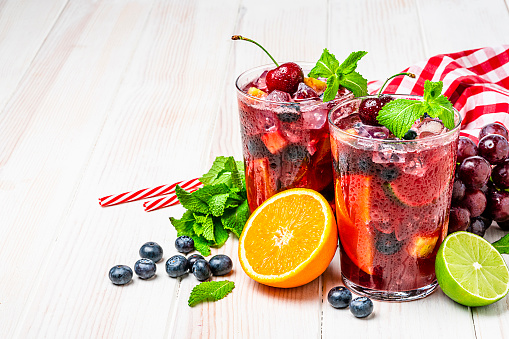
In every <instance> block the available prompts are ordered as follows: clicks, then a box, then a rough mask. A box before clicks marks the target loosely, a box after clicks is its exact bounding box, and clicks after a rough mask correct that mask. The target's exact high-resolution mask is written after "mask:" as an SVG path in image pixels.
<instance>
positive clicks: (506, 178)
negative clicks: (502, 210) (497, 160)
mask: <svg viewBox="0 0 509 339" xmlns="http://www.w3.org/2000/svg"><path fill="white" fill-rule="evenodd" d="M491 180H492V181H493V183H494V184H495V185H496V186H497V187H498V188H504V189H505V188H509V161H505V162H504V163H503V164H499V165H497V166H495V167H493V169H492V170H491Z"/></svg>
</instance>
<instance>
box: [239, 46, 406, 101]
mask: <svg viewBox="0 0 509 339" xmlns="http://www.w3.org/2000/svg"><path fill="white" fill-rule="evenodd" d="M232 39H233V38H232ZM400 75H408V76H409V77H410V78H415V74H414V73H409V72H404V73H398V74H394V75H393V76H391V77H389V78H387V80H385V82H384V84H383V85H382V87H381V88H380V90H379V91H378V97H379V98H380V96H381V95H382V90H383V89H384V87H385V85H387V83H388V82H389V80H391V79H393V78H395V77H397V76H400Z"/></svg>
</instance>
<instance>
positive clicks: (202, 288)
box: [187, 280, 235, 307]
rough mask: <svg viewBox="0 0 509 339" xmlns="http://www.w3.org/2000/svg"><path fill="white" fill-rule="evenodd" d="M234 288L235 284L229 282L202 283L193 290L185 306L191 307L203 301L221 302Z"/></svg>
mask: <svg viewBox="0 0 509 339" xmlns="http://www.w3.org/2000/svg"><path fill="white" fill-rule="evenodd" d="M234 288H235V283H234V282H233V281H229V280H223V281H206V282H202V283H200V284H198V285H196V286H195V287H194V288H193V290H192V291H191V294H190V295H189V299H188V300H187V304H188V305H189V306H191V307H193V306H196V305H198V304H199V303H201V302H204V301H217V300H221V299H223V298H224V297H226V296H227V295H228V293H230V292H231V291H232V290H233V289H234Z"/></svg>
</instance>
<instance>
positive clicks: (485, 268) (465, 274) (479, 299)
mask: <svg viewBox="0 0 509 339" xmlns="http://www.w3.org/2000/svg"><path fill="white" fill-rule="evenodd" d="M435 271H436V274H437V280H438V284H439V285H440V288H442V291H444V293H445V294H446V295H447V296H448V297H449V298H451V299H452V300H454V301H456V302H458V303H460V304H462V305H465V306H472V307H473V306H485V305H489V304H492V303H494V302H495V301H497V300H500V299H502V298H503V297H504V296H505V295H506V294H507V292H508V291H509V271H508V269H507V265H506V263H505V261H504V259H503V258H502V255H500V253H499V252H498V251H497V250H496V249H495V247H493V246H492V245H491V244H490V243H489V242H487V241H486V240H484V239H483V238H481V237H479V236H477V235H475V234H472V233H469V232H454V233H452V234H450V235H449V236H448V237H447V238H445V240H444V242H443V243H442V245H440V248H439V250H438V253H437V259H436V262H435Z"/></svg>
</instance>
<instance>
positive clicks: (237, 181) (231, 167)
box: [225, 157, 243, 189]
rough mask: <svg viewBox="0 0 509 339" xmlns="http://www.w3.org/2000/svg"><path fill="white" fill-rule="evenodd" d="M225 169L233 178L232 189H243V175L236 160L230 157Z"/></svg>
mask: <svg viewBox="0 0 509 339" xmlns="http://www.w3.org/2000/svg"><path fill="white" fill-rule="evenodd" d="M225 168H226V170H227V171H229V172H230V173H231V177H232V185H231V187H234V188H238V189H241V188H242V187H243V185H242V179H241V174H240V173H239V170H238V169H237V164H236V162H235V159H233V157H229V158H228V160H226V163H225Z"/></svg>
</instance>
